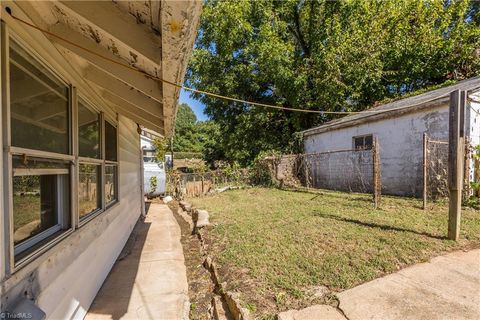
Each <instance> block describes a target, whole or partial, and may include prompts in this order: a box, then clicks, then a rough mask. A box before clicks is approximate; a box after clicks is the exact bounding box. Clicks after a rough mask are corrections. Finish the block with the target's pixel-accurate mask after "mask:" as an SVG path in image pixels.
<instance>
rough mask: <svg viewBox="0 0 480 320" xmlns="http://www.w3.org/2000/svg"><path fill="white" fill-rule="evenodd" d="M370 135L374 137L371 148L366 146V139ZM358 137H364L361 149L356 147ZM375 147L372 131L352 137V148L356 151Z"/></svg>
mask: <svg viewBox="0 0 480 320" xmlns="http://www.w3.org/2000/svg"><path fill="white" fill-rule="evenodd" d="M368 137H371V138H372V144H371V146H370V147H369V148H365V139H366V138H368ZM357 139H362V146H363V148H360V149H357V148H356V147H355V141H356V140H357ZM372 148H373V134H372V133H369V134H363V135H359V136H354V137H352V149H353V150H355V151H365V150H372Z"/></svg>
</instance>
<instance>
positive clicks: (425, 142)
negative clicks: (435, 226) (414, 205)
mask: <svg viewBox="0 0 480 320" xmlns="http://www.w3.org/2000/svg"><path fill="white" fill-rule="evenodd" d="M427 148H428V135H427V133H426V132H425V133H424V134H423V210H426V209H427V179H428V167H427V165H428V159H427V157H428V151H427Z"/></svg>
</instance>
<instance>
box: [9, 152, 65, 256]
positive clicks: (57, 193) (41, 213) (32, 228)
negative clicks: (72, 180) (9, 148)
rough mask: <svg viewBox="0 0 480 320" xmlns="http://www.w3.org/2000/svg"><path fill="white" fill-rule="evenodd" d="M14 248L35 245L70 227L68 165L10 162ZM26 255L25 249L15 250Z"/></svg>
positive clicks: (42, 162) (28, 161) (34, 160)
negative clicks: (11, 168)
mask: <svg viewBox="0 0 480 320" xmlns="http://www.w3.org/2000/svg"><path fill="white" fill-rule="evenodd" d="M13 160H14V161H13V181H12V183H13V224H14V235H13V238H14V244H15V245H19V244H22V243H25V242H27V240H31V241H29V243H30V244H31V245H34V244H36V243H38V242H40V241H42V240H44V239H46V238H47V237H49V236H51V235H53V234H55V233H56V232H58V231H61V230H64V229H68V227H69V226H70V206H69V195H70V192H69V189H70V186H69V177H70V172H69V165H68V163H65V162H61V161H50V160H42V159H26V160H25V159H23V157H18V156H15V157H14V158H13ZM15 251H16V253H17V252H18V251H25V250H24V249H21V250H17V248H16V249H15Z"/></svg>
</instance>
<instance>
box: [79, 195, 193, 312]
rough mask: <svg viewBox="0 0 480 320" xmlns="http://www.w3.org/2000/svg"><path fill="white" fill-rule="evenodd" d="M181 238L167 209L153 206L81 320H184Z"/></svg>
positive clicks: (186, 306)
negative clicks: (83, 319)
mask: <svg viewBox="0 0 480 320" xmlns="http://www.w3.org/2000/svg"><path fill="white" fill-rule="evenodd" d="M180 237H181V231H180V227H179V225H178V224H177V222H176V220H175V218H174V216H173V213H172V211H171V210H170V209H169V208H168V206H166V205H164V204H156V203H152V204H151V205H150V207H149V210H148V214H147V217H146V219H145V221H139V222H138V223H137V225H136V226H135V228H134V230H133V232H132V235H131V237H130V239H129V241H128V242H127V245H126V246H125V248H124V250H123V252H122V255H121V258H120V259H119V260H118V261H117V262H116V263H115V265H114V267H113V269H112V270H111V271H110V274H109V275H108V277H107V279H106V280H105V282H104V284H103V286H102V288H101V289H100V291H99V292H98V294H97V297H96V298H95V300H94V302H93V304H92V306H91V307H90V310H89V311H88V314H87V316H86V317H85V319H88V320H92V319H165V320H167V319H168V320H177V319H178V320H180V319H188V313H189V308H190V304H189V300H188V284H187V275H186V268H185V263H184V256H183V249H182V245H181V242H180ZM122 256H123V257H122Z"/></svg>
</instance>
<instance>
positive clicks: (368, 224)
mask: <svg viewBox="0 0 480 320" xmlns="http://www.w3.org/2000/svg"><path fill="white" fill-rule="evenodd" d="M313 214H314V215H316V216H318V217H321V218H325V219H332V220H337V221H342V222H348V223H354V224H357V225H360V226H364V227H368V228H376V229H381V230H389V231H399V232H409V233H414V234H417V235H420V236H426V237H429V238H433V239H438V240H446V239H447V237H445V236H436V235H433V234H431V233H428V232H418V231H415V230H410V229H405V228H400V227H394V226H389V225H386V224H377V223H373V222H364V221H360V220H357V219H351V218H343V217H339V216H336V215H333V214H326V213H320V212H314V213H313Z"/></svg>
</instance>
